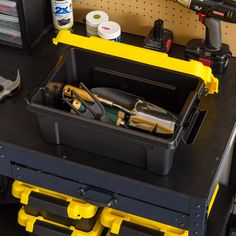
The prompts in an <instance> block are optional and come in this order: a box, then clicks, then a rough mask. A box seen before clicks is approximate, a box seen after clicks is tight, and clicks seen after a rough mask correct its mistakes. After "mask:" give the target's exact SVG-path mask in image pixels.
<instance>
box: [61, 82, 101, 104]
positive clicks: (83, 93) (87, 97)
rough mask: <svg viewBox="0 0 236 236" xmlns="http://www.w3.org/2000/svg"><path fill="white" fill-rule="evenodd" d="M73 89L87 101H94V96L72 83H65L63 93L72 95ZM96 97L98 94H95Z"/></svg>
mask: <svg viewBox="0 0 236 236" xmlns="http://www.w3.org/2000/svg"><path fill="white" fill-rule="evenodd" d="M72 91H75V92H76V93H77V94H78V95H79V96H80V97H81V98H82V99H83V100H84V101H86V102H94V100H93V98H92V97H91V96H90V95H89V94H88V93H87V92H86V91H85V90H83V89H80V88H77V87H75V86H72V85H65V86H64V88H63V93H64V95H65V96H67V97H72V96H73V95H72ZM94 96H95V97H97V95H95V94H94Z"/></svg>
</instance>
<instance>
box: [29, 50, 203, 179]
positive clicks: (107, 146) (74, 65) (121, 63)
mask: <svg viewBox="0 0 236 236" xmlns="http://www.w3.org/2000/svg"><path fill="white" fill-rule="evenodd" d="M48 82H61V83H64V84H71V85H75V86H78V85H79V83H80V82H83V83H84V84H85V85H86V86H87V87H88V88H94V87H112V88H115V89H120V90H123V91H126V92H129V93H132V94H136V95H138V96H140V97H143V98H144V99H145V100H146V101H148V102H152V103H154V104H156V105H159V106H161V107H163V108H165V109H167V110H169V111H170V112H172V113H175V114H176V115H177V117H178V121H177V127H176V129H175V132H174V134H173V135H172V136H169V137H161V136H154V135H151V134H147V133H143V132H141V131H137V130H130V129H125V128H121V127H116V126H113V125H109V124H105V123H102V122H100V121H96V120H92V119H86V118H83V117H81V116H77V115H73V114H70V113H69V112H67V111H63V110H59V109H57V108H55V107H51V106H48V105H47V104H46V103H45V99H44V93H43V90H44V89H43V88H44V86H45V85H46V84H47V83H48ZM203 90H204V82H203V80H201V79H200V78H198V77H196V76H193V75H190V74H187V73H186V74H185V73H180V72H176V71H172V70H168V69H165V68H160V67H155V66H151V65H147V64H142V63H138V62H134V61H131V60H126V59H121V58H118V57H114V56H109V55H105V54H102V53H97V52H94V51H90V50H85V49H81V48H71V49H70V50H68V51H67V52H66V53H65V55H64V56H63V57H61V58H60V60H59V62H58V63H57V65H55V67H54V68H53V69H52V70H51V71H50V73H49V74H48V75H47V77H46V79H45V80H44V82H43V83H42V84H41V85H40V86H39V88H37V89H36V90H35V91H34V92H33V94H32V95H31V96H30V97H29V98H28V101H27V103H28V109H29V110H30V111H32V112H35V113H36V114H37V117H38V121H39V125H40V129H41V133H42V137H43V139H44V140H45V141H48V142H50V143H54V144H64V145H68V146H71V147H75V148H78V149H81V150H85V151H88V152H92V153H95V154H98V155H101V156H105V157H109V158H113V159H116V160H119V161H122V162H126V163H129V164H132V165H136V166H139V167H142V168H145V169H147V170H148V171H150V172H153V173H156V174H161V175H166V174H168V172H169V170H170V168H171V166H172V163H173V157H174V152H175V150H176V148H177V146H178V144H179V142H180V141H181V140H182V139H185V140H186V137H187V136H188V135H189V134H190V133H191V132H190V131H191V129H192V128H193V126H194V123H195V122H196V120H197V117H198V115H199V110H198V108H197V107H198V103H199V100H200V97H201V95H202V93H203ZM199 117H200V116H199ZM195 134H196V132H195ZM98 158H99V157H98Z"/></svg>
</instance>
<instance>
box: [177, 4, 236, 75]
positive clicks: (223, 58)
mask: <svg viewBox="0 0 236 236" xmlns="http://www.w3.org/2000/svg"><path fill="white" fill-rule="evenodd" d="M174 1H176V2H178V3H179V4H181V5H183V6H185V7H187V8H190V9H192V10H194V11H196V12H197V14H198V16H199V20H200V22H201V23H203V24H204V25H205V27H206V35H205V40H202V39H193V40H190V41H189V42H188V43H187V45H186V48H185V52H186V56H187V57H188V58H191V59H195V60H199V61H201V62H202V63H203V64H204V65H206V66H210V67H211V68H212V70H213V73H214V74H215V75H218V74H222V73H223V72H224V70H225V68H226V66H227V64H228V61H229V58H230V57H231V56H232V53H231V51H230V48H229V45H227V44H222V43H221V26H220V20H222V21H226V22H230V23H236V2H235V1H234V0H219V1H217V0H202V1H200V0H174Z"/></svg>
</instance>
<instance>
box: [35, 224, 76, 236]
mask: <svg viewBox="0 0 236 236" xmlns="http://www.w3.org/2000/svg"><path fill="white" fill-rule="evenodd" d="M72 233H73V232H72V231H71V230H69V229H65V228H62V227H59V226H56V225H52V224H49V223H46V222H42V221H39V220H36V222H35V224H34V231H33V235H35V236H36V235H37V236H70V235H71V234H72Z"/></svg>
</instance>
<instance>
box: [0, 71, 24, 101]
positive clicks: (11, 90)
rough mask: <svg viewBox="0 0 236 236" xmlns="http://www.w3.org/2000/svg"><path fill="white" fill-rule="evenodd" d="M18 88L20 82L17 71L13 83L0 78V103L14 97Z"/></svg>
mask: <svg viewBox="0 0 236 236" xmlns="http://www.w3.org/2000/svg"><path fill="white" fill-rule="evenodd" d="M20 87H21V80H20V71H19V70H17V76H16V79H15V81H11V80H9V79H5V78H3V77H2V76H0V102H1V101H2V100H3V99H4V98H6V97H8V96H13V95H15V94H16V93H17V92H18V91H19V90H20Z"/></svg>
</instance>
